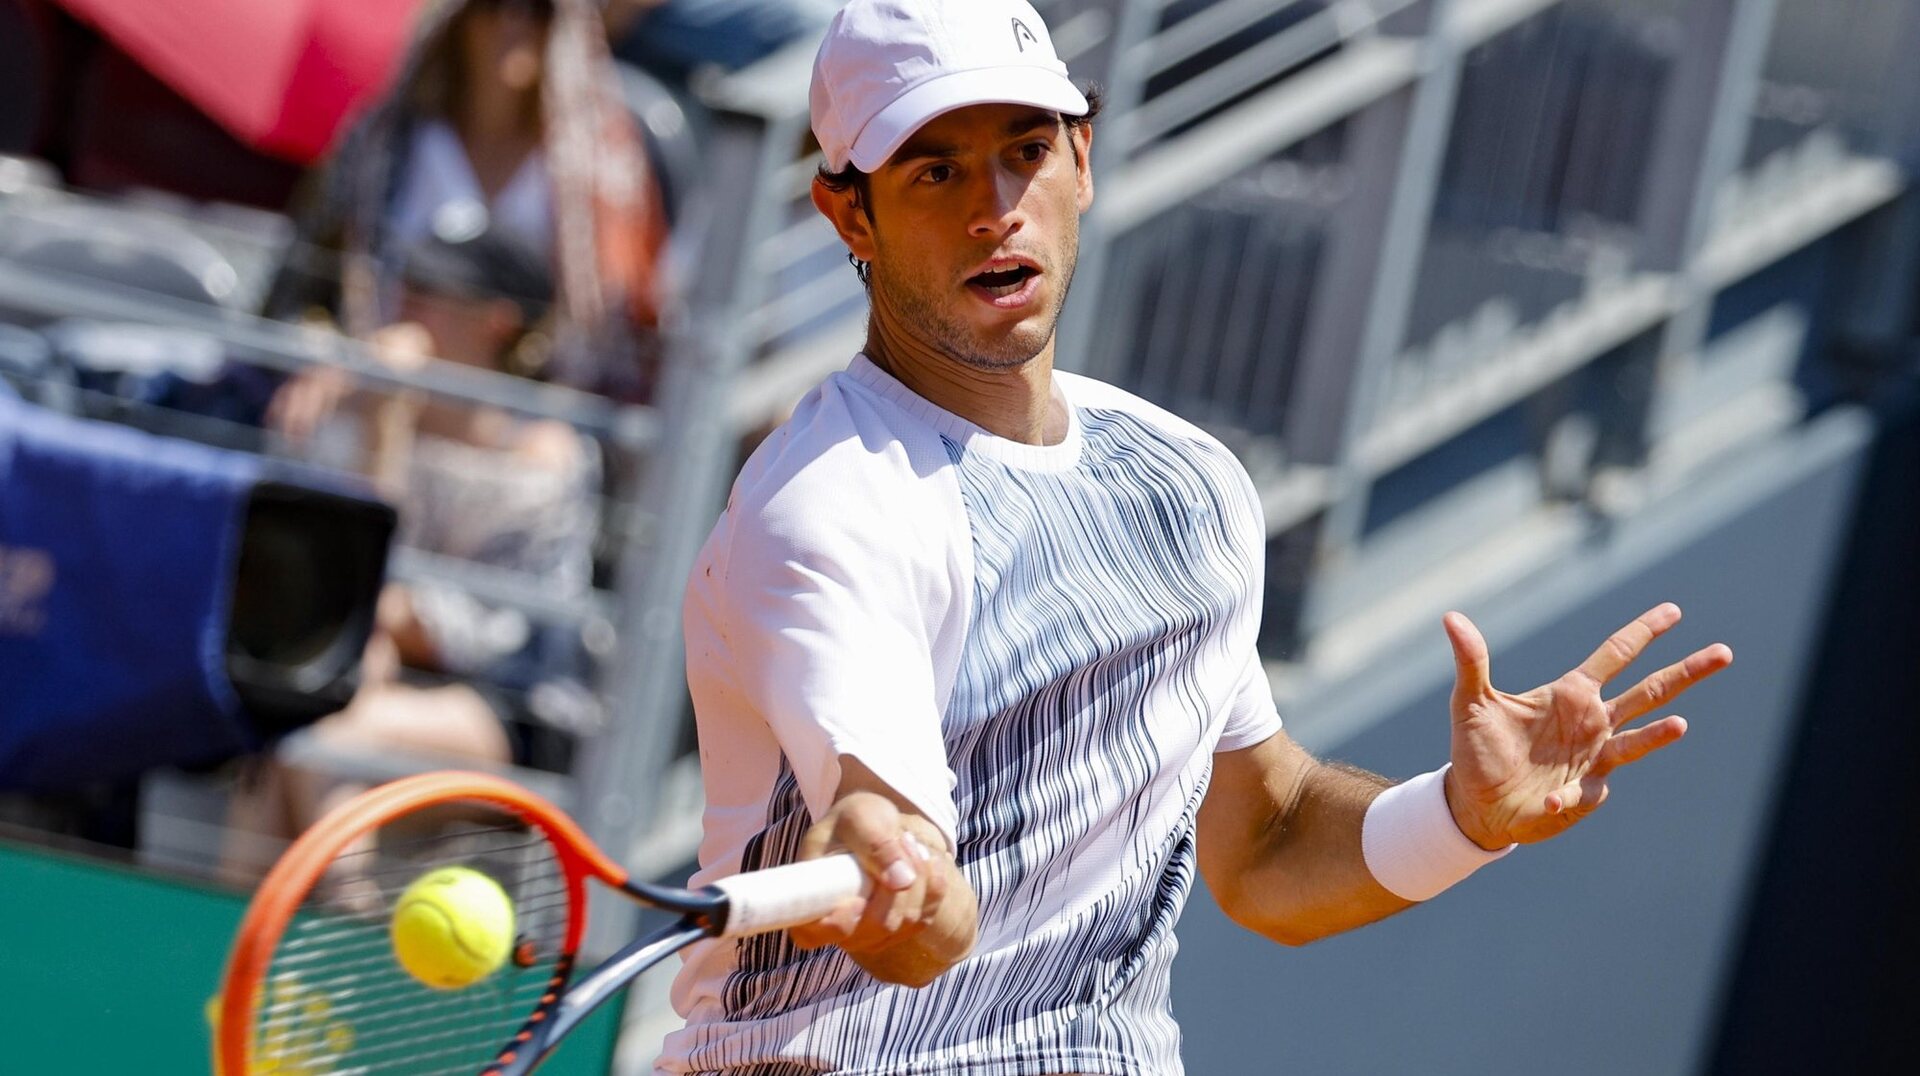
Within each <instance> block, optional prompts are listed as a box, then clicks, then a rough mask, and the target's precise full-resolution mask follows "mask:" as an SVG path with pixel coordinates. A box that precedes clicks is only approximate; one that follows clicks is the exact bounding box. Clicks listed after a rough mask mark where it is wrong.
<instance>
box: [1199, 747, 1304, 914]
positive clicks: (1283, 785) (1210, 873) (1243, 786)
mask: <svg viewBox="0 0 1920 1076" xmlns="http://www.w3.org/2000/svg"><path fill="white" fill-rule="evenodd" d="M1313 765H1314V761H1313V756H1311V755H1309V754H1307V752H1306V750H1305V749H1304V748H1302V747H1301V746H1300V745H1299V744H1297V743H1294V742H1293V738H1292V737H1290V736H1288V735H1287V734H1286V733H1285V732H1275V733H1274V734H1273V735H1271V736H1269V737H1267V738H1266V739H1264V740H1262V741H1260V742H1259V743H1257V744H1254V745H1253V746H1251V747H1243V748H1239V749H1237V750H1230V751H1220V752H1217V753H1215V754H1214V756H1213V780H1212V784H1211V785H1210V786H1209V787H1208V790H1207V796H1206V799H1205V800H1203V801H1202V802H1201V804H1200V818H1199V829H1200V832H1199V853H1200V869H1201V871H1202V872H1203V873H1204V874H1205V875H1206V878H1207V884H1208V885H1209V886H1211V887H1213V888H1214V890H1215V891H1216V893H1217V892H1219V891H1220V890H1221V888H1222V887H1223V886H1230V885H1231V884H1232V883H1233V880H1234V879H1237V878H1239V877H1241V876H1242V875H1244V874H1245V873H1246V871H1247V869H1248V868H1249V867H1250V866H1251V865H1252V864H1253V863H1254V862H1255V861H1256V860H1257V859H1258V858H1259V856H1260V853H1261V850H1262V849H1263V848H1264V847H1265V846H1266V845H1267V844H1269V843H1270V842H1271V841H1273V840H1274V839H1275V838H1276V837H1278V836H1279V834H1280V832H1281V830H1282V829H1283V828H1284V827H1285V826H1286V824H1287V821H1288V819H1287V815H1288V813H1289V812H1290V811H1291V810H1292V809H1293V808H1294V806H1295V805H1296V803H1297V802H1298V800H1299V796H1300V790H1301V788H1302V786H1303V784H1304V782H1305V781H1306V777H1307V774H1308V772H1309V771H1310V770H1311V769H1312V768H1313Z"/></svg>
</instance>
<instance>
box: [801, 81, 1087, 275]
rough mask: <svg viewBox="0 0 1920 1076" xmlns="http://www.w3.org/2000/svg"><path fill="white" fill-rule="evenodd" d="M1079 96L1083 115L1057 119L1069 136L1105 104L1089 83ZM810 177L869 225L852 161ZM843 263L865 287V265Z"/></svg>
mask: <svg viewBox="0 0 1920 1076" xmlns="http://www.w3.org/2000/svg"><path fill="white" fill-rule="evenodd" d="M1080 92H1081V94H1082V95H1083V96H1085V97H1086V99H1087V110H1086V112H1084V113H1082V114H1081V115H1078V116H1068V115H1064V114H1063V115H1061V117H1060V118H1061V120H1063V121H1064V122H1065V123H1066V125H1067V132H1068V133H1069V134H1071V133H1072V132H1074V131H1077V130H1079V129H1080V128H1082V127H1092V126H1093V120H1094V117H1096V116H1098V115H1100V107H1101V106H1102V105H1104V104H1106V95H1105V94H1104V93H1102V92H1101V91H1100V86H1099V84H1098V83H1093V82H1089V83H1087V84H1086V85H1085V86H1083V87H1081V90H1080ZM1074 152H1075V153H1079V152H1080V151H1079V149H1078V148H1077V147H1076V148H1075V149H1074ZM814 175H815V178H817V179H818V180H819V181H820V185H821V186H822V187H825V188H827V189H828V190H830V191H832V192H833V193H835V194H844V193H846V192H847V191H852V192H853V204H854V205H857V206H859V207H860V211H861V212H862V213H865V214H866V215H867V219H868V220H869V221H871V220H872V219H873V206H871V205H870V204H868V199H869V198H870V197H871V196H872V190H873V188H872V187H871V186H870V185H869V184H870V180H871V179H872V177H871V176H869V175H868V174H867V173H865V172H862V171H861V170H860V169H859V168H858V167H856V166H855V165H854V163H853V162H852V161H848V162H847V166H846V167H845V168H842V169H839V170H838V171H835V170H834V169H831V168H828V167H827V165H826V162H824V161H822V162H821V164H820V167H819V169H818V170H817V171H816V172H815V173H814ZM847 260H848V261H850V262H852V263H853V271H854V272H855V273H858V274H859V276H860V283H862V284H865V283H866V282H867V265H866V263H865V262H863V261H861V260H859V259H858V258H855V257H854V256H853V255H852V253H848V255H847Z"/></svg>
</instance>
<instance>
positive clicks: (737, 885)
mask: <svg viewBox="0 0 1920 1076" xmlns="http://www.w3.org/2000/svg"><path fill="white" fill-rule="evenodd" d="M713 887H714V888H715V889H718V890H719V891H721V892H722V893H725V894H726V895H727V926H726V929H725V930H723V931H721V932H720V936H721V937H723V938H737V937H741V936H744V935H747V934H765V933H766V932H767V931H770V930H785V929H786V928H788V927H794V926H799V925H800V924H802V923H811V922H813V921H814V920H815V919H818V918H820V917H821V916H823V915H825V914H827V913H828V912H830V911H832V910H833V909H834V907H835V906H836V905H838V904H839V903H840V902H841V901H843V900H846V899H847V898H848V897H863V896H866V894H867V891H868V890H869V889H870V888H872V883H871V880H870V879H869V878H868V877H867V874H866V872H865V871H863V870H861V869H860V863H859V861H858V860H856V859H854V858H853V857H852V856H849V855H838V856H828V857H827V858H825V859H810V860H808V861H806V862H805V863H789V864H787V865H786V866H784V867H770V868H768V869H766V870H762V871H749V872H748V873H746V874H736V875H734V876H733V877H731V878H722V879H720V880H719V881H717V882H715V883H713Z"/></svg>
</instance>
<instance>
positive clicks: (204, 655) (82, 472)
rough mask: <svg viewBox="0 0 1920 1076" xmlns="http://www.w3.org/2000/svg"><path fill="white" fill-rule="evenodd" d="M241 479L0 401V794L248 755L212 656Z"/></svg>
mask: <svg viewBox="0 0 1920 1076" xmlns="http://www.w3.org/2000/svg"><path fill="white" fill-rule="evenodd" d="M259 471H260V461H259V460H258V459H256V458H254V457H251V456H246V455H242V454H240V453H235V452H227V451H222V450H218V449H212V448H207V447H205V446H201V445H196V444H192V443H190V442H185V441H178V440H172V439H168V438H161V437H154V436H151V435H148V434H144V433H141V432H138V431H135V430H131V429H127V428H125V427H120V426H114V425H110V424H106V423H100V422H87V421H81V420H77V419H73V418H69V417H66V416H63V415H59V414H56V413H53V412H50V411H47V410H44V409H42V408H38V407H35V406H33V405H31V404H27V403H24V402H22V401H21V400H19V399H18V398H17V397H14V396H11V395H9V394H6V393H0V789H10V790H26V791H42V792H46V791H59V790H62V789H70V788H73V787H76V786H78V785H82V784H86V783H89V782H94V781H99V780H107V779H117V778H122V777H127V776H131V775H133V774H136V773H138V772H140V771H142V770H145V769H149V768H151V767H153V766H156V765H161V764H165V763H190V762H195V761H211V760H215V759H219V758H223V757H227V756H229V755H232V754H234V753H236V752H238V751H242V750H246V749H249V748H251V747H254V746H257V744H256V743H255V742H254V741H253V739H252V737H251V734H250V733H249V731H248V730H247V726H246V724H245V723H244V722H243V720H242V717H241V712H240V704H239V701H238V699H237V698H236V697H235V695H234V691H233V688H232V685H231V684H230V683H229V682H228V680H227V674H226V656H225V648H226V638H227V609H228V607H229V600H228V597H229V591H230V588H231V586H232V577H233V565H234V563H235V560H236V555H237V549H238V546H239V543H240V536H241V529H242V526H243V525H244V523H245V518H246V505H247V498H248V494H249V491H250V490H251V489H252V487H253V485H254V483H255V481H256V480H257V479H258V477H259Z"/></svg>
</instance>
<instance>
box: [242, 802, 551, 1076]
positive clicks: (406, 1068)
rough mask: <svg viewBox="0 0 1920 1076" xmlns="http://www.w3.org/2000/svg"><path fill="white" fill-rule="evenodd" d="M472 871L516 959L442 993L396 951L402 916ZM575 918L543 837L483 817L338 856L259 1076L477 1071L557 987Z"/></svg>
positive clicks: (470, 811)
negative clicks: (407, 899)
mask: <svg viewBox="0 0 1920 1076" xmlns="http://www.w3.org/2000/svg"><path fill="white" fill-rule="evenodd" d="M443 867H465V868H469V869H471V870H476V871H479V872H480V873H482V874H484V875H486V876H487V877H489V878H491V879H492V880H493V881H494V882H496V883H498V884H499V885H500V887H501V888H502V890H504V891H505V892H506V894H507V895H508V897H509V899H510V900H511V901H512V904H513V910H514V935H515V936H514V945H513V950H514V951H513V953H512V954H511V955H510V956H509V958H508V960H507V961H506V962H505V963H504V964H503V965H502V966H501V967H500V968H499V969H498V970H495V971H494V972H492V973H491V974H489V975H487V976H486V977H485V978H483V979H481V980H480V981H479V982H476V983H474V984H472V985H470V986H467V987H464V988H459V989H434V988H432V987H429V986H427V985H425V984H423V983H421V982H419V981H418V980H416V979H414V978H413V977H412V976H411V975H410V974H408V972H407V971H406V970H405V969H404V968H402V967H401V965H400V963H399V961H398V960H397V959H396V957H395V955H394V951H393V942H392V937H391V933H390V930H391V926H390V924H391V922H392V917H393V912H394V908H395V906H396V905H397V903H398V901H399V899H400V897H401V895H402V894H404V893H405V892H406V890H407V888H408V887H409V886H411V885H412V884H413V883H414V882H415V881H416V880H417V879H419V878H420V877H421V876H422V875H424V874H426V873H428V872H429V871H433V870H437V869H439V868H443ZM569 914H570V905H569V896H568V884H567V877H566V872H565V870H564V868H563V866H562V864H561V862H560V860H559V858H558V857H557V856H556V854H555V850H554V848H553V846H552V844H551V842H550V841H548V840H547V838H546V836H545V834H544V833H542V832H540V831H538V830H535V829H530V828H528V827H526V826H524V825H522V824H521V823H520V822H519V821H518V820H517V819H516V818H514V817H513V816H511V815H508V814H506V813H505V812H501V811H498V810H495V809H491V808H486V807H483V806H481V805H468V804H462V805H460V808H459V810H458V811H457V812H456V813H454V814H451V815H448V814H447V813H445V812H443V813H442V817H441V818H440V820H439V824H436V825H423V824H422V823H421V822H420V821H419V820H417V819H407V820H403V821H402V822H401V823H396V824H390V825H389V826H387V827H386V828H384V829H382V830H380V831H378V832H376V833H373V834H370V835H368V836H367V837H365V838H362V839H360V840H358V841H356V842H355V843H354V844H353V845H352V846H350V847H349V849H348V851H346V852H344V853H342V854H341V855H339V856H338V857H336V858H335V860H334V862H333V863H332V864H331V865H330V866H329V867H328V869H327V870H326V872H325V873H324V874H323V875H322V876H321V878H320V879H319V880H318V881H317V882H316V883H315V884H314V885H313V887H312V889H311V890H310V892H309V893H308V894H307V896H306V899H305V900H304V902H303V903H302V905H301V907H300V909H299V910H298V911H297V912H296V913H295V916H294V918H293V920H292V921H291V922H290V923H289V924H288V926H287V928H286V930H285V931H284V933H283V934H282V936H281V939H280V942H279V944H278V946H277V947H276V949H275V951H274V954H273V958H272V961H271V963H270V965H269V968H268V972H267V975H266V979H265V982H264V984H263V986H262V988H261V997H260V998H259V1000H258V1003H257V1005H256V1007H255V1016H254V1027H253V1031H254V1057H255V1064H254V1069H255V1071H256V1072H278V1073H292V1072H298V1073H301V1074H302V1076H323V1074H346V1073H368V1074H382V1076H386V1074H393V1076H402V1074H404V1076H428V1074H432V1073H466V1074H471V1073H473V1072H476V1071H478V1070H479V1069H480V1068H481V1067H482V1066H484V1065H485V1064H486V1063H487V1062H489V1061H490V1060H492V1058H493V1056H494V1052H495V1051H496V1050H497V1049H498V1048H499V1045H500V1043H502V1042H504V1041H506V1040H507V1039H508V1038H510V1037H511V1036H512V1035H513V1033H514V1032H515V1031H517V1030H518V1029H519V1027H520V1025H521V1023H522V1022H523V1021H524V1020H525V1019H526V1017H527V1014H528V1013H529V1012H531V1011H532V1010H533V1009H534V1007H535V1006H536V1005H538V1004H539V1003H540V1001H541V999H542V998H543V997H544V996H545V995H546V994H548V993H549V992H550V991H551V990H552V989H553V978H554V974H555V964H556V961H557V960H558V958H559V957H560V955H561V951H562V948H563V945H564V942H565V937H566V933H567V923H568V916H569Z"/></svg>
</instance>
